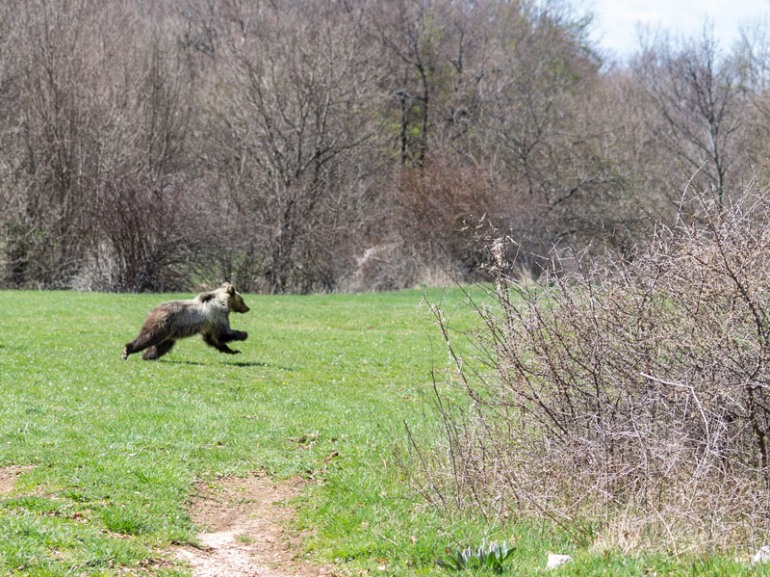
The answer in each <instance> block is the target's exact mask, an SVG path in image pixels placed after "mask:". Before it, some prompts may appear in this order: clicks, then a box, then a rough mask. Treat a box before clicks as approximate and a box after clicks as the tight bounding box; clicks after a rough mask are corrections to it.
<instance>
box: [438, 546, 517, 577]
mask: <svg viewBox="0 0 770 577" xmlns="http://www.w3.org/2000/svg"><path fill="white" fill-rule="evenodd" d="M515 550H516V548H515V547H509V546H508V544H507V543H505V542H503V543H500V544H498V543H495V542H492V543H490V544H489V545H488V546H487V545H486V544H484V543H482V544H481V546H480V547H478V548H477V549H475V550H474V549H473V548H472V547H468V548H466V549H462V550H461V551H457V552H456V553H455V554H454V555H453V556H451V557H449V558H448V559H440V560H438V561H437V562H436V563H437V564H438V565H439V567H443V568H444V569H448V570H451V571H464V570H465V569H487V570H489V571H492V572H493V573H497V574H500V573H502V572H503V569H504V568H503V563H505V561H506V559H508V557H510V556H511V555H512V554H513V552H514V551H515Z"/></svg>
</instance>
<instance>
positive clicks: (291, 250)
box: [210, 2, 378, 292]
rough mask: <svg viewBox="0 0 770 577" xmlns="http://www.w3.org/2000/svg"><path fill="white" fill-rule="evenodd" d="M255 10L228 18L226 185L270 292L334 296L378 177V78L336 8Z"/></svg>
mask: <svg viewBox="0 0 770 577" xmlns="http://www.w3.org/2000/svg"><path fill="white" fill-rule="evenodd" d="M244 10H246V8H245V7H244ZM253 10H254V12H243V11H242V12H234V13H231V14H230V15H229V18H230V20H229V24H230V28H229V30H230V36H229V40H228V44H227V50H228V52H227V55H226V60H225V61H224V65H223V69H224V71H225V74H224V78H223V82H224V86H223V89H222V95H223V100H222V103H221V106H222V110H223V111H224V114H223V115H222V116H220V117H219V118H217V119H215V120H216V124H214V125H212V126H211V127H210V130H212V133H215V134H220V135H222V136H223V137H224V138H225V139H226V140H224V141H222V139H221V137H219V138H218V137H216V136H215V135H214V134H213V135H212V137H213V138H216V139H217V141H219V142H221V148H220V150H219V152H218V154H217V155H216V163H217V166H218V170H219V174H220V175H221V179H222V183H223V184H224V183H227V184H226V186H227V188H228V189H229V191H230V194H231V195H232V202H233V203H234V205H235V207H236V208H235V210H236V212H237V213H238V214H239V218H240V220H241V225H240V228H239V231H240V234H241V235H242V236H243V243H242V246H243V247H244V249H245V251H246V258H247V260H248V261H249V262H251V263H252V265H253V264H254V263H257V264H256V266H257V268H258V270H257V271H253V273H257V274H258V275H259V276H262V278H263V279H264V283H265V287H264V288H266V289H267V290H269V291H270V292H285V291H287V290H310V288H311V287H313V286H314V285H315V283H316V282H320V283H321V284H322V286H323V288H326V289H329V288H334V283H335V280H334V278H333V277H334V276H335V275H334V274H333V273H331V272H330V268H329V267H333V265H332V264H331V263H330V262H329V261H328V260H326V259H329V258H333V257H335V256H336V257H339V255H335V254H334V252H335V251H340V249H341V248H342V247H343V245H345V244H346V243H347V242H348V240H347V239H349V238H350V236H351V235H352V234H355V231H356V229H357V227H358V226H359V225H360V219H361V218H362V215H361V206H360V200H359V199H360V195H361V194H362V192H363V193H364V194H365V190H364V189H362V182H363V180H362V179H365V178H366V177H367V176H368V175H370V174H371V170H372V168H373V164H372V157H371V156H370V155H369V154H370V153H369V152H367V151H368V150H369V147H370V146H371V145H372V143H373V142H374V139H375V137H376V136H377V134H378V131H377V126H378V123H377V122H376V113H375V112H374V111H375V110H376V106H377V104H378V97H377V95H376V93H375V92H374V88H375V87H376V85H377V82H376V78H375V76H376V74H377V70H376V69H375V68H373V67H371V66H369V64H368V63H367V60H366V56H365V55H366V54H367V53H368V47H367V44H366V43H365V42H364V41H363V39H362V38H361V37H360V36H357V35H356V34H355V31H354V29H353V27H352V26H351V25H350V22H349V21H348V19H347V18H344V17H343V16H344V15H343V14H342V13H341V12H340V10H339V7H338V6H337V5H336V4H335V3H333V2H325V3H314V4H313V6H309V5H306V4H304V3H301V2H298V3H295V4H292V5H285V6H282V7H281V8H280V9H278V8H277V7H274V6H272V5H261V6H256V7H253ZM247 22H248V25H246V24H245V23H247ZM345 250H347V247H345ZM323 278H325V279H326V280H321V279H323ZM254 280H255V279H253V278H249V279H243V280H241V281H240V282H241V283H244V281H245V282H247V283H248V282H254ZM252 286H253V285H252Z"/></svg>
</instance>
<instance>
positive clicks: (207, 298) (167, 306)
mask: <svg viewBox="0 0 770 577" xmlns="http://www.w3.org/2000/svg"><path fill="white" fill-rule="evenodd" d="M231 311H233V312H236V313H246V312H248V311H249V307H247V306H246V303H245V302H244V301H243V297H242V296H241V295H240V293H239V292H238V291H237V290H235V285H233V284H231V283H224V284H223V285H222V286H221V287H219V288H218V289H216V290H213V291H211V292H206V293H201V294H199V295H198V296H197V297H195V298H194V299H192V300H185V301H170V302H167V303H163V304H161V305H159V306H158V307H157V308H154V309H153V310H151V311H150V313H149V314H148V315H147V318H146V319H145V320H144V324H143V325H142V330H141V331H140V332H139V336H138V337H136V338H135V339H134V340H133V341H131V342H130V343H128V344H126V347H125V348H124V349H123V354H122V355H121V358H123V359H124V360H125V359H127V358H128V355H131V354H133V353H138V352H139V351H144V354H143V355H142V358H143V359H145V360H147V361H154V360H157V359H159V358H160V357H162V356H163V355H165V354H166V353H167V352H169V351H170V350H171V347H173V346H174V343H175V342H176V341H177V340H178V339H184V338H186V337H191V336H193V335H196V334H198V333H200V335H201V336H202V337H203V341H204V342H205V343H206V344H207V345H210V346H212V347H214V348H215V349H217V350H218V351H221V352H223V353H228V354H231V355H234V354H237V353H239V352H240V351H234V350H233V349H231V348H230V347H228V346H227V344H226V343H229V342H231V341H245V340H246V339H247V338H248V333H246V332H244V331H236V330H232V329H231V328H230V319H229V315H230V312H231ZM145 349H146V350H145Z"/></svg>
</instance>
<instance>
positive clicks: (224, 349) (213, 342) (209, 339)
mask: <svg viewBox="0 0 770 577" xmlns="http://www.w3.org/2000/svg"><path fill="white" fill-rule="evenodd" d="M203 342H205V343H206V344H207V345H209V346H210V347H214V348H215V349H216V350H218V351H219V352H220V353H227V354H228V355H237V354H239V353H240V352H241V351H235V350H233V349H231V348H230V347H228V346H227V345H226V344H224V343H221V342H219V341H218V340H217V339H216V338H215V337H214V336H213V335H208V334H204V335H203Z"/></svg>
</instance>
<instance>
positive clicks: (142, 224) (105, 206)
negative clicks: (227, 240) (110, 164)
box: [81, 181, 209, 292]
mask: <svg viewBox="0 0 770 577" xmlns="http://www.w3.org/2000/svg"><path fill="white" fill-rule="evenodd" d="M207 208H208V207H207V206H205V205H204V206H197V205H196V203H195V202H194V198H193V196H192V195H190V194H185V192H184V191H183V190H180V189H178V188H176V187H173V186H153V185H152V184H151V183H142V182H141V181H136V182H124V183H119V184H117V183H116V184H114V185H112V186H107V187H106V188H105V190H104V191H103V193H102V194H101V195H100V202H99V204H98V205H97V206H96V209H95V213H96V218H95V221H96V222H98V223H99V227H100V231H99V232H100V234H99V237H100V238H102V239H103V241H102V243H100V244H99V245H98V246H97V248H96V249H95V250H94V252H93V254H92V255H91V259H90V260H89V263H88V266H87V267H85V270H83V271H81V278H82V277H84V276H85V277H88V276H89V275H90V276H91V278H88V279H87V280H88V283H85V282H84V284H88V285H89V286H88V288H98V289H102V290H105V289H106V290H120V291H125V290H128V291H138V292H143V291H169V290H178V289H183V288H186V287H189V286H190V285H191V284H192V283H193V281H192V275H193V273H194V272H197V271H196V268H195V267H196V266H197V265H198V264H199V263H201V262H203V261H204V258H203V255H204V254H205V253H206V251H207V250H208V249H209V246H208V244H209V235H207V233H206V230H207V229H208V227H207V225H206V222H205V220H204V219H205V212H206V209H207ZM84 280H85V279H83V281H84ZM83 281H82V282H83Z"/></svg>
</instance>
